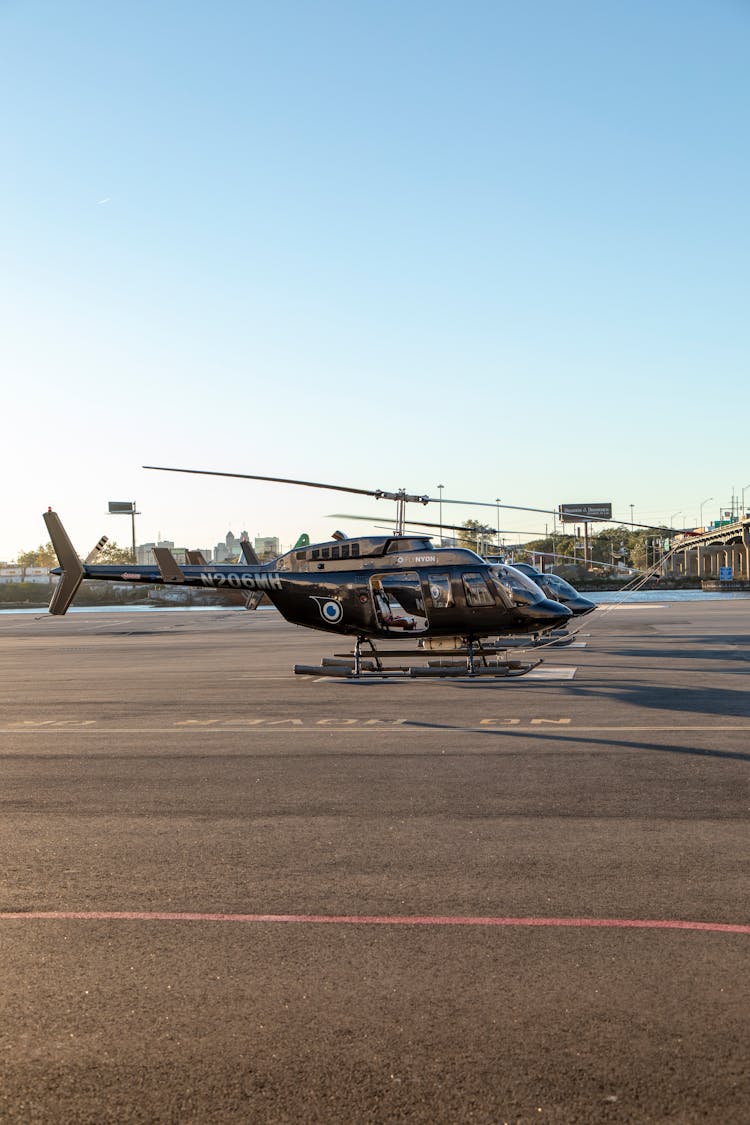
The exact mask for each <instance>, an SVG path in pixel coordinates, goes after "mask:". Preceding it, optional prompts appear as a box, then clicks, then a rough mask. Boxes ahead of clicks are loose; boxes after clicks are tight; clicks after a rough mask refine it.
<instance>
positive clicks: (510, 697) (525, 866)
mask: <svg viewBox="0 0 750 1125" xmlns="http://www.w3.org/2000/svg"><path fill="white" fill-rule="evenodd" d="M580 629H581V632H580V633H579V636H578V638H577V644H576V647H568V648H560V649H549V650H546V651H545V653H544V664H543V665H542V666H541V667H540V669H538V670H537V672H535V673H532V675H531V676H529V677H525V678H523V679H518V680H510V681H500V682H487V681H479V682H471V681H467V680H459V681H455V682H447V681H444V680H440V681H429V682H422V681H406V680H404V681H399V682H391V683H366V684H352V683H346V682H341V681H326V680H317V679H308V678H301V677H295V676H294V675H293V673H292V670H291V669H292V666H293V664H294V663H295V662H302V663H316V662H318V661H319V658H320V657H321V656H322V655H324V654H331V653H333V652H335V651H341V650H342V648H344V647H345V646H346V642H342V641H341V639H340V638H339V639H338V640H335V639H333V638H330V637H327V636H325V635H324V634H323V633H312V632H310V631H306V630H301V629H298V628H295V627H294V626H290V625H287V624H286V623H285V622H283V621H282V620H281V619H280V618H279V617H278V616H277V615H276V613H275V612H274V611H264V610H261V611H259V612H258V613H255V614H251V613H246V612H243V611H241V610H221V609H218V610H213V611H210V612H201V613H198V612H195V613H191V612H175V611H152V612H149V613H143V612H141V613H135V612H133V613H111V614H110V613H78V614H74V613H72V614H69V615H68V616H67V617H65V618H50V617H48V616H44V615H41V614H40V615H39V616H36V615H21V614H18V615H2V616H0V755H2V786H1V787H0V801H1V802H2V817H1V819H0V825H1V828H2V832H1V835H0V849H1V850H0V858H1V860H2V863H1V866H0V1060H1V1061H0V1121H2V1122H24V1123H27V1122H65V1123H68V1122H87V1123H88V1122H90V1123H92V1125H93V1123H96V1125H102V1123H105V1122H117V1123H130V1122H170V1123H172V1122H174V1123H180V1125H182V1123H188V1122H190V1123H211V1122H305V1123H308V1122H480V1123H487V1125H489V1123H493V1125H494V1123H499V1122H504V1121H505V1122H515V1123H520V1122H523V1123H524V1125H525V1123H530V1122H540V1123H547V1122H554V1123H565V1125H568V1123H571V1122H582V1123H588V1122H591V1123H597V1125H598V1123H600V1122H639V1123H641V1122H679V1123H681V1125H682V1123H690V1122H707V1121H710V1122H721V1123H736V1122H749V1121H750V1078H749V1076H750V1059H749V1058H748V1054H749V1051H748V1043H750V1026H749V1025H750V983H749V982H750V975H749V974H748V968H749V967H750V957H749V954H750V880H749V879H748V867H749V863H748V855H749V853H750V847H749V844H750V831H749V830H748V813H749V811H750V784H749V783H748V774H749V772H750V696H749V695H748V691H747V687H748V671H749V670H750V665H749V664H748V657H749V655H750V600H745V599H740V600H736V601H731V602H714V601H711V602H700V603H699V602H688V603H684V604H679V603H673V604H665V605H630V606H628V605H625V606H623V607H621V608H615V609H611V610H610V609H609V608H606V609H605V608H602V609H599V610H597V611H596V612H595V613H594V614H593V615H592V616H590V617H588V618H585V619H584V620H583V623H582V624H581V626H580ZM514 655H517V654H514Z"/></svg>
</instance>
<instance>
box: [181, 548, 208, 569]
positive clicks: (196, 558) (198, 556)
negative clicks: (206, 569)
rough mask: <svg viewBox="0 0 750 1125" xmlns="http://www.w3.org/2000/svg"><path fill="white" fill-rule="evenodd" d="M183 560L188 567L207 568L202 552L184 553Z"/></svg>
mask: <svg viewBox="0 0 750 1125" xmlns="http://www.w3.org/2000/svg"><path fill="white" fill-rule="evenodd" d="M185 558H186V559H187V561H188V563H189V564H190V566H208V563H207V562H206V557H205V555H204V554H203V551H185Z"/></svg>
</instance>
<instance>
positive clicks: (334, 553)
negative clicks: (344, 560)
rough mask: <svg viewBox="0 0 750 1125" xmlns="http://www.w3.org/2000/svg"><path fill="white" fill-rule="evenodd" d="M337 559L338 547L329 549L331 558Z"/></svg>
mask: <svg viewBox="0 0 750 1125" xmlns="http://www.w3.org/2000/svg"><path fill="white" fill-rule="evenodd" d="M338 557H339V548H338V547H331V558H332V559H337V558H338Z"/></svg>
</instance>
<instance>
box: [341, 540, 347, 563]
mask: <svg viewBox="0 0 750 1125" xmlns="http://www.w3.org/2000/svg"><path fill="white" fill-rule="evenodd" d="M341 557H342V559H348V558H349V544H348V543H342V545H341Z"/></svg>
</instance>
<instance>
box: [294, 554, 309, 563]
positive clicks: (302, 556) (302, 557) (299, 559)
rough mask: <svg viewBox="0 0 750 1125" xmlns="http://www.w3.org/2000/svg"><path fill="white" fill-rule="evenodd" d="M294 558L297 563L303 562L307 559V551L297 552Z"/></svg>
mask: <svg viewBox="0 0 750 1125" xmlns="http://www.w3.org/2000/svg"><path fill="white" fill-rule="evenodd" d="M294 557H295V559H296V560H297V562H303V561H304V560H305V559H306V558H307V553H306V552H305V551H297V554H296V555H295V556H294Z"/></svg>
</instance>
